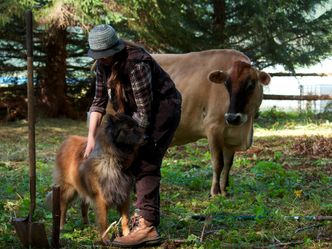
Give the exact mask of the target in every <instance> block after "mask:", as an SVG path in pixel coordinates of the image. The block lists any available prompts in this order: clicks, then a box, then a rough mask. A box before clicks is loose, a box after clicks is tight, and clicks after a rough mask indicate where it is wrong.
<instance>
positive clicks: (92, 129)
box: [83, 112, 102, 159]
mask: <svg viewBox="0 0 332 249" xmlns="http://www.w3.org/2000/svg"><path fill="white" fill-rule="evenodd" d="M101 119H102V114H101V113H98V112H91V113H90V122H89V134H88V143H87V145H86V148H85V152H84V155H83V158H84V159H87V158H88V156H89V155H90V153H91V152H92V150H93V149H94V147H95V143H96V139H95V137H96V132H97V128H98V126H99V125H100V122H101Z"/></svg>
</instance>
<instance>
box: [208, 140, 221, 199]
mask: <svg viewBox="0 0 332 249" xmlns="http://www.w3.org/2000/svg"><path fill="white" fill-rule="evenodd" d="M208 142H209V147H210V152H211V161H212V167H213V176H212V185H211V190H210V193H211V195H212V196H215V195H218V194H221V189H220V174H221V171H222V169H223V166H224V160H223V153H222V150H221V143H220V142H219V140H218V137H217V136H216V135H215V134H213V135H210V136H208Z"/></svg>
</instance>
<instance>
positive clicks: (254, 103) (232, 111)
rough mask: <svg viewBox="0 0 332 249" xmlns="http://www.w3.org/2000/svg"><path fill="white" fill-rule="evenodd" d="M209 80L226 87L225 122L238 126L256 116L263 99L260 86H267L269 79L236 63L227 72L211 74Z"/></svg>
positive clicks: (245, 64)
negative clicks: (228, 102) (227, 104)
mask: <svg viewBox="0 0 332 249" xmlns="http://www.w3.org/2000/svg"><path fill="white" fill-rule="evenodd" d="M209 80H210V81H212V82H214V83H224V84H225V85H226V88H227V90H228V93H229V96H230V105H229V109H228V112H227V113H225V121H226V123H227V124H228V125H233V126H238V125H242V124H243V123H245V122H246V121H247V119H248V115H255V114H256V112H257V111H258V108H259V106H260V105H261V102H262V99H263V89H262V85H267V84H269V83H270V80H271V77H270V75H269V74H267V73H265V72H262V71H259V70H257V69H255V68H253V67H252V66H251V65H250V64H248V63H247V62H243V61H236V62H234V63H233V65H232V68H231V69H230V70H229V71H228V72H223V71H213V72H211V73H210V74H209Z"/></svg>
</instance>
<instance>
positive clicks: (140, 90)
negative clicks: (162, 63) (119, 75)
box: [129, 62, 153, 128]
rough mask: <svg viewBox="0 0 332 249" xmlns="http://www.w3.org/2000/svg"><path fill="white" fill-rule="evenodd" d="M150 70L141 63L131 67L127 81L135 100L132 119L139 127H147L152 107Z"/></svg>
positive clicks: (145, 64) (146, 65)
mask: <svg viewBox="0 0 332 249" xmlns="http://www.w3.org/2000/svg"><path fill="white" fill-rule="evenodd" d="M151 77H152V76H151V68H150V66H149V65H148V64H147V63H144V62H141V63H137V64H135V65H134V66H133V68H132V70H131V71H130V75H129V79H130V82H131V87H132V90H133V95H134V98H135V102H136V106H137V111H136V112H134V114H133V118H134V119H135V120H136V121H137V122H138V124H139V126H141V127H144V128H146V127H148V126H149V120H150V117H151V107H152V98H153V96H152V85H151Z"/></svg>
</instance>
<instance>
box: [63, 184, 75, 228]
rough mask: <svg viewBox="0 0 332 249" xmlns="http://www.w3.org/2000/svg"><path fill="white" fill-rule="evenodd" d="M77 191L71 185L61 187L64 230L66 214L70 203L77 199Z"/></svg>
mask: <svg viewBox="0 0 332 249" xmlns="http://www.w3.org/2000/svg"><path fill="white" fill-rule="evenodd" d="M75 196H76V191H75V189H74V188H73V187H71V186H70V185H67V184H64V185H62V186H60V229H61V230H63V227H64V225H65V222H66V213H67V208H68V205H69V204H70V202H72V200H73V199H74V198H75Z"/></svg>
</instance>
